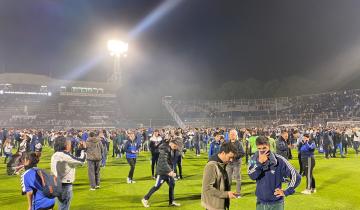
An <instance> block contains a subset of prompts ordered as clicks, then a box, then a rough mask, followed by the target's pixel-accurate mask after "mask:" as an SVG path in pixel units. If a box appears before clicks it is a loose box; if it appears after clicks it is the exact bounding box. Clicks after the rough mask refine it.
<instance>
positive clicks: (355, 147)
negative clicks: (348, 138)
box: [354, 141, 360, 154]
mask: <svg viewBox="0 0 360 210" xmlns="http://www.w3.org/2000/svg"><path fill="white" fill-rule="evenodd" d="M359 146H360V142H359V141H354V149H355V152H356V154H359Z"/></svg>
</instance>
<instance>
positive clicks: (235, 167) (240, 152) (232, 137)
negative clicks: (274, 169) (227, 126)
mask: <svg viewBox="0 0 360 210" xmlns="http://www.w3.org/2000/svg"><path fill="white" fill-rule="evenodd" d="M237 138H238V133H237V131H236V130H235V129H231V130H230V131H229V143H230V144H232V145H233V146H234V147H235V148H236V155H235V157H234V160H233V161H232V162H230V163H229V164H228V165H227V166H226V172H227V174H228V175H229V181H230V185H231V183H232V179H233V177H235V179H236V193H237V194H239V195H240V191H241V158H242V157H244V156H245V151H244V148H243V146H242V143H241V142H240V141H239V140H238V139H237Z"/></svg>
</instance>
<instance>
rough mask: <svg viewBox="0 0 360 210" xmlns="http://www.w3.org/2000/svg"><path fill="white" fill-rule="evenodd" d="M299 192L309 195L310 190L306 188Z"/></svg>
mask: <svg viewBox="0 0 360 210" xmlns="http://www.w3.org/2000/svg"><path fill="white" fill-rule="evenodd" d="M301 193H302V194H305V195H311V190H308V189H306V190H303V191H302V192H301Z"/></svg>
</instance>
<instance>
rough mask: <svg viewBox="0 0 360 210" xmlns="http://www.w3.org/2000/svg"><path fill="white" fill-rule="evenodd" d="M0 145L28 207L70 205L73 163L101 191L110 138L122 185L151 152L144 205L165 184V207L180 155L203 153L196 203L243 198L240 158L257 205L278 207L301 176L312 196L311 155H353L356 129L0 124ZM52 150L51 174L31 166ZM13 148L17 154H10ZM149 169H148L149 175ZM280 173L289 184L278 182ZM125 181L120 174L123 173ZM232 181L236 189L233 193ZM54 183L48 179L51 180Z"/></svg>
mask: <svg viewBox="0 0 360 210" xmlns="http://www.w3.org/2000/svg"><path fill="white" fill-rule="evenodd" d="M0 137H1V138H2V139H1V147H0V148H1V149H0V152H1V153H2V155H3V156H4V157H5V158H4V162H5V163H6V164H7V172H8V174H9V175H13V174H19V173H20V171H21V170H24V169H25V172H24V173H23V174H22V178H21V185H22V191H23V193H24V194H26V195H27V199H28V209H51V208H53V206H54V203H55V200H57V202H58V207H59V209H64V210H65V209H70V204H71V200H72V197H73V183H74V181H75V168H76V167H79V166H82V165H84V164H85V163H86V162H87V166H88V178H89V185H90V190H91V191H94V190H97V189H100V187H101V186H100V180H101V176H100V171H101V168H102V167H105V166H106V159H107V155H108V151H109V150H108V147H109V141H110V140H112V141H113V144H114V147H113V148H114V149H115V151H114V154H113V156H114V157H116V158H119V157H122V156H125V157H126V160H127V162H128V164H129V166H130V170H129V174H128V176H127V177H126V183H128V184H135V183H136V182H135V179H134V174H135V166H136V162H137V158H138V155H139V154H140V152H141V151H150V153H151V165H150V167H149V170H151V177H152V178H154V179H155V185H154V186H153V187H152V188H151V189H150V190H149V192H148V193H147V194H146V195H145V196H144V197H143V199H142V200H141V202H142V204H143V206H144V207H149V206H150V203H149V200H150V198H151V196H152V195H153V193H155V192H156V191H157V190H158V189H159V188H160V187H161V186H162V184H163V183H164V182H167V184H168V185H169V205H170V206H180V204H179V203H177V202H175V182H176V181H177V180H178V179H182V178H183V175H182V159H183V157H184V156H185V153H186V152H194V155H195V156H196V157H199V156H201V155H202V154H204V153H205V154H207V156H208V158H209V162H208V164H207V165H206V166H205V169H204V174H203V176H204V178H203V188H202V194H201V197H202V199H201V204H202V206H203V207H205V208H206V209H209V210H211V209H228V208H229V205H230V199H232V198H241V196H243V195H242V192H241V165H242V158H246V161H245V162H246V163H247V164H248V166H249V169H248V174H249V176H250V178H251V179H253V180H255V181H256V183H257V187H256V196H257V203H256V206H257V209H283V208H284V197H285V196H288V195H291V194H293V193H294V189H295V188H296V187H297V186H298V184H299V182H300V179H301V176H305V177H306V189H305V190H303V191H302V193H303V194H306V195H310V194H312V193H316V187H315V178H314V175H313V174H314V173H313V172H314V167H315V157H314V152H315V150H318V152H319V153H324V157H325V158H330V157H331V158H335V157H336V154H337V153H340V157H346V155H347V152H348V148H350V147H352V148H354V150H355V153H356V154H358V153H359V146H360V132H359V130H358V129H356V128H353V129H350V128H325V129H322V128H309V129H300V130H297V129H287V130H284V129H283V130H280V129H226V128H216V129H210V128H206V129H204V128H194V129H192V128H188V129H156V130H152V129H148V130H146V129H128V130H125V129H121V130H113V131H111V130H74V129H70V130H68V131H45V130H35V129H25V130H22V131H21V130H19V129H9V130H6V129H1V130H0ZM46 145H49V146H50V147H53V149H54V151H55V153H54V154H53V155H52V157H51V175H50V174H46V173H45V172H44V171H42V170H41V169H38V168H37V164H38V162H39V161H40V158H41V153H42V148H43V146H46ZM294 145H296V146H297V150H298V160H299V165H300V171H299V172H297V171H296V170H295V169H294V167H293V166H291V164H290V163H289V162H288V159H292V158H293V157H292V153H291V149H293V148H294ZM14 149H16V150H17V153H16V154H12V150H14ZM40 171H41V172H42V173H45V175H46V176H44V177H45V178H46V177H51V176H55V177H56V180H57V181H59V183H60V186H59V187H56V186H54V187H55V188H56V189H58V190H59V189H60V193H59V194H55V193H52V194H51V193H50V195H49V193H48V192H47V191H46V189H48V188H49V186H50V187H51V186H52V185H54V184H55V183H52V182H48V181H47V179H42V178H39V176H40V175H39V173H40ZM149 174H150V173H149ZM285 178H288V179H290V181H288V188H286V189H283V188H282V187H281V185H282V182H283V180H284V179H285ZM124 179H125V178H124ZM232 180H234V181H235V182H236V190H234V192H233V191H231V184H232ZM53 182H54V181H53ZM55 198H56V199H55Z"/></svg>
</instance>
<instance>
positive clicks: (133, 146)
mask: <svg viewBox="0 0 360 210" xmlns="http://www.w3.org/2000/svg"><path fill="white" fill-rule="evenodd" d="M139 148H140V145H139V144H138V142H137V141H136V139H134V140H133V141H131V140H127V141H126V143H125V146H124V150H125V151H126V158H136V157H137V153H138V152H139Z"/></svg>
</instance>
